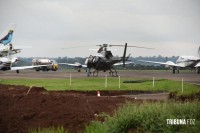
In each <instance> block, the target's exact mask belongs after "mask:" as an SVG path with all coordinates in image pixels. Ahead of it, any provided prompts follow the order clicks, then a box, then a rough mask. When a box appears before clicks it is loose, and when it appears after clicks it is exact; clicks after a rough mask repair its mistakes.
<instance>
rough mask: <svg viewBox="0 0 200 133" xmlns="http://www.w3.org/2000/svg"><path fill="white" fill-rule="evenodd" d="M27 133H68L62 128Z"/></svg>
mask: <svg viewBox="0 0 200 133" xmlns="http://www.w3.org/2000/svg"><path fill="white" fill-rule="evenodd" d="M29 133H68V131H66V130H65V129H64V127H57V128H55V127H50V128H37V129H31V130H30V131H29Z"/></svg>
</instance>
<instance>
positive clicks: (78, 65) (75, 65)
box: [58, 63, 82, 67]
mask: <svg viewBox="0 0 200 133" xmlns="http://www.w3.org/2000/svg"><path fill="white" fill-rule="evenodd" d="M58 64H61V65H68V66H74V67H82V65H81V64H70V63H58Z"/></svg>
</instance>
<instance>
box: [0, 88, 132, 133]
mask: <svg viewBox="0 0 200 133" xmlns="http://www.w3.org/2000/svg"><path fill="white" fill-rule="evenodd" d="M90 93H91V94H92V95H91V94H88V93H86V92H78V91H60V92H59V91H56V92H51V91H50V92H48V91H46V90H45V89H44V88H41V87H25V86H13V85H0V133H5V132H10V133H16V132H20V133H25V132H28V130H30V129H34V128H38V127H51V126H54V127H56V126H64V128H66V129H68V130H69V131H71V132H78V131H82V130H83V129H84V128H85V125H87V124H88V123H89V122H90V121H91V120H94V119H98V118H96V117H95V116H96V115H97V114H99V113H101V112H106V113H109V114H111V113H112V112H113V110H114V109H116V108H117V107H118V106H119V105H121V104H123V103H125V101H127V100H131V99H126V98H124V97H109V96H102V97H97V96H96V93H95V92H90ZM132 101H134V100H132Z"/></svg>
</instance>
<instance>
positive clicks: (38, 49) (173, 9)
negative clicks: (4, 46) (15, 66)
mask: <svg viewBox="0 0 200 133" xmlns="http://www.w3.org/2000/svg"><path fill="white" fill-rule="evenodd" d="M199 13H200V1H199V0H1V2H0V22H1V23H0V31H3V30H4V29H5V28H6V27H7V26H8V25H9V24H10V23H16V24H17V27H16V29H15V32H14V38H13V44H14V45H28V46H32V48H29V49H23V51H22V53H20V54H18V56H20V57H25V56H27V57H38V56H43V57H48V56H50V57H58V56H61V57H62V56H68V57H75V56H79V57H86V56H89V55H90V54H93V55H94V54H95V53H96V52H95V51H89V48H92V49H95V48H98V47H95V45H98V44H102V43H108V44H124V43H125V42H127V43H128V45H138V46H146V47H153V48H155V50H145V49H136V48H129V49H128V53H131V54H132V56H153V55H155V56H157V55H163V56H172V55H175V56H178V55H194V56H195V55H197V49H198V47H199V46H200V14H199ZM85 45H94V46H93V47H92V46H91V47H81V48H77V49H75V48H74V49H68V50H61V48H64V47H71V46H85ZM112 48H113V47H112ZM113 49H117V50H115V51H113V54H114V55H120V56H121V55H122V52H123V48H120V47H116V48H113Z"/></svg>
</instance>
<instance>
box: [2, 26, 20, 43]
mask: <svg viewBox="0 0 200 133" xmlns="http://www.w3.org/2000/svg"><path fill="white" fill-rule="evenodd" d="M15 26H16V25H15V24H11V25H9V26H8V28H7V29H6V30H5V31H4V32H3V33H2V35H1V36H0V43H1V44H4V45H7V44H9V43H10V42H11V41H12V37H13V32H14V29H15Z"/></svg>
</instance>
